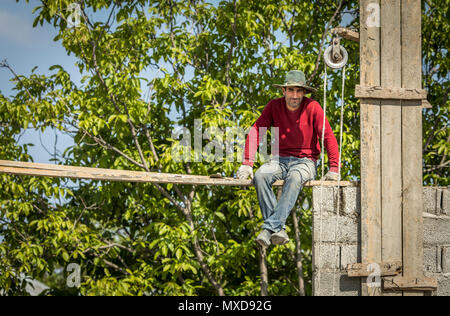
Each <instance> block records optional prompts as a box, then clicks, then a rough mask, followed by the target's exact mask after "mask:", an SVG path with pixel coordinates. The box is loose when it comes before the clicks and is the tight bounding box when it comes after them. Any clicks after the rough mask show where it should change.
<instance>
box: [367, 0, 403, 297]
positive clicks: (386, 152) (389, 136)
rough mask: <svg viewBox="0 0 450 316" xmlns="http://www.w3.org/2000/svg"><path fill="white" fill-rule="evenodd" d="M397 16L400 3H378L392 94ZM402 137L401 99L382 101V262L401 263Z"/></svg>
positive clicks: (396, 76) (384, 70) (385, 82)
mask: <svg viewBox="0 0 450 316" xmlns="http://www.w3.org/2000/svg"><path fill="white" fill-rule="evenodd" d="M400 15H401V14H400V1H398V0H383V1H381V39H380V41H381V64H380V65H381V73H380V76H381V86H382V87H392V88H391V89H390V90H391V91H393V92H400V90H401V86H402V74H401V50H402V47H401V24H400V23H401V22H400ZM377 91H378V92H379V93H380V96H381V95H383V93H384V91H383V90H374V91H372V94H375V92H377ZM398 95H399V96H400V95H401V94H400V93H399V94H398ZM388 96H389V95H388ZM401 137H402V108H401V103H400V100H392V99H391V100H389V98H388V99H385V100H381V218H382V221H381V227H382V229H381V231H382V234H381V260H382V261H385V262H391V261H400V262H401V261H402V144H401V142H400V141H399V140H400V139H401ZM383 295H386V293H383ZM393 295H396V294H393Z"/></svg>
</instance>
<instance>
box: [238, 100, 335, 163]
mask: <svg viewBox="0 0 450 316" xmlns="http://www.w3.org/2000/svg"><path fill="white" fill-rule="evenodd" d="M323 115H324V114H323V109H322V107H321V106H320V104H319V103H318V102H317V101H315V100H313V99H310V98H307V97H304V98H303V101H302V103H301V105H300V108H299V109H298V110H296V111H294V112H292V111H290V110H289V109H288V108H287V105H286V100H285V98H284V97H283V98H280V99H275V100H272V101H270V102H269V103H268V104H267V105H266V107H265V108H264V111H263V112H262V114H261V116H260V117H259V118H258V120H257V121H256V123H255V125H253V127H252V129H251V130H250V133H249V134H248V136H247V141H246V143H245V153H244V162H243V164H244V165H249V166H252V167H253V162H254V159H255V154H256V150H257V147H258V144H259V136H260V135H259V128H260V127H265V128H270V127H272V126H273V127H278V128H279V133H280V137H279V151H280V152H279V153H280V156H282V157H288V156H291V157H298V158H304V157H306V158H310V159H312V160H314V161H315V162H316V161H317V160H318V159H319V156H320V145H321V136H322V127H323ZM324 143H325V148H326V150H327V153H328V159H329V163H330V171H332V172H338V166H339V149H338V143H337V141H336V137H335V136H334V133H333V130H332V129H331V127H330V123H328V119H326V120H325V138H324Z"/></svg>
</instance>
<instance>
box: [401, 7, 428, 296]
mask: <svg viewBox="0 0 450 316" xmlns="http://www.w3.org/2000/svg"><path fill="white" fill-rule="evenodd" d="M421 20H422V10H421V1H420V0H403V1H402V15H401V21H402V87H404V88H417V89H421V88H422V32H421ZM402 153H403V165H402V176H403V277H404V279H406V280H410V279H414V278H422V277H423V217H422V213H423V202H422V183H423V180H422V107H421V102H419V101H403V106H402ZM411 294H414V293H411V292H405V295H411ZM416 294H417V292H416ZM422 294H423V292H422Z"/></svg>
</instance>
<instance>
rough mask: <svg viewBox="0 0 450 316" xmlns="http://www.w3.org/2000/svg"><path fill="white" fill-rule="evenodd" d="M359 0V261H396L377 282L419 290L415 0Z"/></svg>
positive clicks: (422, 285)
mask: <svg viewBox="0 0 450 316" xmlns="http://www.w3.org/2000/svg"><path fill="white" fill-rule="evenodd" d="M360 5H361V8H360V10H361V15H360V16H361V30H360V37H361V41H360V50H361V56H360V58H361V87H359V88H358V89H357V90H358V91H357V92H358V94H359V95H360V97H361V239H362V245H361V251H362V254H361V255H362V256H361V257H362V263H363V264H365V263H376V262H396V261H400V262H402V265H403V267H402V268H403V269H402V273H403V275H401V276H397V277H394V278H385V279H384V287H383V289H384V290H386V291H397V294H399V295H401V294H402V291H404V292H403V294H405V295H413V294H422V295H423V291H426V290H429V289H433V288H435V287H436V280H433V279H430V278H426V277H424V274H423V218H422V216H423V215H422V212H423V210H422V208H423V201H422V100H423V99H424V98H425V91H423V90H422V89H421V88H422V85H421V77H422V70H421V64H422V57H421V48H422V47H421V1H420V0H403V1H398V0H379V1H373V0H361V1H360ZM377 14H378V15H377ZM370 86H372V87H370ZM373 86H375V87H373ZM376 86H378V87H376ZM388 90H390V91H391V92H390V93H388V94H387V95H384V96H383V95H382V94H383V93H384V92H386V91H388ZM362 284H363V287H362V293H363V295H378V294H387V293H386V292H384V291H383V292H382V291H380V290H381V289H379V290H377V289H374V288H368V287H367V284H365V282H364V279H363V282H362ZM390 294H392V292H390Z"/></svg>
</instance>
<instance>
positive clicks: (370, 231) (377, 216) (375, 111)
mask: <svg viewBox="0 0 450 316" xmlns="http://www.w3.org/2000/svg"><path fill="white" fill-rule="evenodd" d="M379 4H380V2H379V0H360V11H361V12H360V28H361V29H360V65H361V66H360V67H361V75H360V84H361V85H362V86H379V85H380V28H379V25H376V23H371V22H372V20H371V18H372V16H371V15H372V14H374V12H373V7H374V6H375V7H376V6H379ZM375 14H376V12H375ZM360 117H361V258H362V262H363V263H373V262H381V183H380V172H381V154H380V101H379V100H370V99H363V100H361V115H360ZM361 285H362V286H361V290H362V294H363V295H370V296H373V295H378V294H379V291H380V289H377V288H372V287H368V286H367V283H366V280H364V279H362V280H361Z"/></svg>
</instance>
